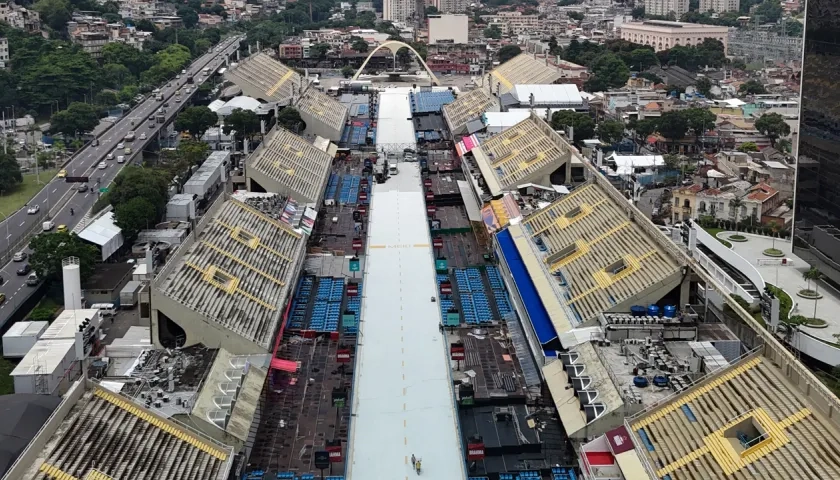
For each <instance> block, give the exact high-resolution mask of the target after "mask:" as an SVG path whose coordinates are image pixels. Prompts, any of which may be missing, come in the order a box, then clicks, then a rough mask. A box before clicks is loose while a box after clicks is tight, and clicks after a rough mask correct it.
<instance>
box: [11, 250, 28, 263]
mask: <svg viewBox="0 0 840 480" xmlns="http://www.w3.org/2000/svg"><path fill="white" fill-rule="evenodd" d="M26 256H27V255H26V252H17V253H16V254H15V256H14V257H12V261H13V262H22V261H24V260H26Z"/></svg>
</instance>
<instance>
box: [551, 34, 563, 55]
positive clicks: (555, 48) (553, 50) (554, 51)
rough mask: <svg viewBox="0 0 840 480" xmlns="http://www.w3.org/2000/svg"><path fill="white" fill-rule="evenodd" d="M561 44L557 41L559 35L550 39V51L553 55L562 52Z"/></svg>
mask: <svg viewBox="0 0 840 480" xmlns="http://www.w3.org/2000/svg"><path fill="white" fill-rule="evenodd" d="M560 51H561V50H560V45H559V44H558V43H557V37H555V36H554V35H552V36H551V38H549V39H548V52H549V53H551V54H552V55H558V54H559V53H560Z"/></svg>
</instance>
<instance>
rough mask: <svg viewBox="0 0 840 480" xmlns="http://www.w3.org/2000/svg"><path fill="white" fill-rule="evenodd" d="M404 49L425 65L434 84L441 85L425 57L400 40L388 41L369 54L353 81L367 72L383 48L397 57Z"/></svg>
mask: <svg viewBox="0 0 840 480" xmlns="http://www.w3.org/2000/svg"><path fill="white" fill-rule="evenodd" d="M402 47H405V48H407V49H409V50H411V52H412V53H414V56H415V57H417V60H419V61H420V64H421V65H423V68H425V69H426V73H428V74H429V77H430V78H431V79H432V84H434V85H440V80H438V78H437V77H436V76H435V74H434V72H432V70H431V69H430V68H429V66H428V65H426V62H425V61H423V57H421V56H420V54H419V53H417V50H415V49H414V48H413V47H412V46H411V45H409V44H407V43H405V42H401V41H399V40H388V41H387V42H385V43H383V44H381V45H379V46H378V47H376V48H374V49H373V51H372V52H370V53H369V54H368V56H367V58H366V59H365V61H364V63H362V66H361V67H359V69H358V70H357V71H356V74H355V75H353V78H352V80H358V79H359V75H361V74H362V72H363V71H364V70H365V67H366V66H367V64H368V62H369V61H370V59H371V57H373V54H374V53H376V52H378V51H379V50H381V49H383V48H387V49H388V50H390V51H391V53H392V54H394V55H395V56H396V54H397V51H399V49H401V48H402Z"/></svg>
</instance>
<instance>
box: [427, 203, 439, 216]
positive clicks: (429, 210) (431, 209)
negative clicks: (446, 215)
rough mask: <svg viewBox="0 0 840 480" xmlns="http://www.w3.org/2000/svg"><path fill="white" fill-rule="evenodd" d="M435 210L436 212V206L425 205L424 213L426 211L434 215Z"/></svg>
mask: <svg viewBox="0 0 840 480" xmlns="http://www.w3.org/2000/svg"><path fill="white" fill-rule="evenodd" d="M435 212H437V207H435V206H434V205H429V206H428V207H426V213H428V214H429V216H430V217H434V216H435Z"/></svg>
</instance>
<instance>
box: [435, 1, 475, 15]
mask: <svg viewBox="0 0 840 480" xmlns="http://www.w3.org/2000/svg"><path fill="white" fill-rule="evenodd" d="M435 3H437V5H436V6H437V7H438V11H440V12H441V13H464V12H466V11H467V8H469V6H470V3H469V2H468V1H467V0H435Z"/></svg>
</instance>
